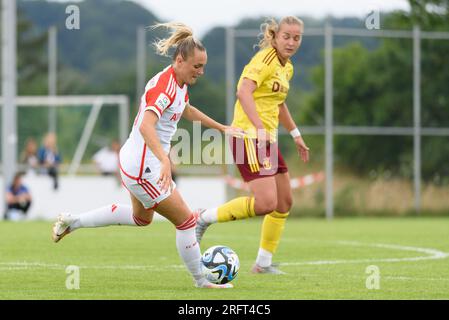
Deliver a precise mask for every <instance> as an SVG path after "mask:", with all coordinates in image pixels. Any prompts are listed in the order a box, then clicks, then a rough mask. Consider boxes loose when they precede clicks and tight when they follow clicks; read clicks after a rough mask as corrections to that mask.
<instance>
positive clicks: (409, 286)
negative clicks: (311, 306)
mask: <svg viewBox="0 0 449 320" xmlns="http://www.w3.org/2000/svg"><path fill="white" fill-rule="evenodd" d="M260 224H261V220H260V219H253V220H251V221H238V222H231V223H226V224H219V225H215V226H212V227H211V228H210V229H209V230H208V232H207V233H206V235H205V238H204V240H203V243H202V249H203V251H204V250H205V249H206V248H207V247H209V246H213V245H217V244H224V245H228V246H230V247H231V248H233V249H234V250H235V251H236V252H237V254H238V255H239V257H240V262H241V269H240V272H239V275H238V277H237V279H236V280H235V281H234V284H235V288H234V289H230V290H204V289H197V288H194V287H193V282H192V280H191V279H190V276H189V274H188V273H187V271H186V269H185V268H184V267H183V266H182V262H181V260H180V258H179V257H178V254H177V251H176V247H175V230H174V228H173V227H172V225H171V224H169V223H166V222H160V221H159V222H158V221H156V222H154V223H153V224H152V225H150V226H149V227H145V228H133V227H108V228H98V229H82V230H77V231H76V232H74V233H73V234H70V235H69V236H67V237H66V238H64V240H62V241H61V242H60V243H58V244H55V243H53V242H52V241H51V239H50V229H51V223H48V222H25V223H11V222H2V223H0V237H1V245H0V299H154V300H157V299H164V300H165V299H170V300H176V299H193V300H201V299H229V300H234V299H263V300H273V299H274V300H277V299H449V275H448V270H449V218H402V219H395V218H390V219H388V218H384V219H368V218H365V219H362V218H358V219H355V218H347V219H336V220H334V221H332V222H328V221H325V220H315V219H290V220H289V221H288V222H287V226H286V229H285V233H284V237H283V241H282V243H281V246H280V248H279V250H278V253H277V255H276V257H275V258H276V259H275V261H276V262H280V263H281V268H282V270H284V271H285V272H287V274H286V275H278V276H270V275H253V274H251V273H250V272H249V269H250V268H251V265H252V263H253V261H254V259H255V255H256V252H257V248H258V242H259V231H260ZM69 265H76V266H79V267H80V289H78V290H68V289H67V288H66V279H67V277H68V276H69V274H67V273H66V267H67V266H69ZM370 265H375V266H377V267H378V268H379V271H380V274H379V275H380V278H379V279H380V282H379V283H380V288H379V289H367V287H366V280H367V277H368V276H369V275H370V274H368V273H367V272H366V269H367V267H368V266H370Z"/></svg>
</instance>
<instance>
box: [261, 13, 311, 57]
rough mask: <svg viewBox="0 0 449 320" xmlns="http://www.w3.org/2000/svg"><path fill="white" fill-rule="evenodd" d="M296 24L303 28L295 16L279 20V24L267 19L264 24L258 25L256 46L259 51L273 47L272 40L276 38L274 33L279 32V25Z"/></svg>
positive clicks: (300, 21)
mask: <svg viewBox="0 0 449 320" xmlns="http://www.w3.org/2000/svg"><path fill="white" fill-rule="evenodd" d="M284 23H286V24H297V25H299V26H301V27H304V22H303V21H302V20H301V19H299V18H297V17H295V16H287V17H284V18H282V19H281V21H279V23H278V22H277V21H276V20H275V19H274V18H269V19H267V20H266V21H265V22H264V23H262V24H261V25H260V31H261V33H260V34H259V38H261V39H260V41H259V43H258V44H257V45H256V46H257V47H259V48H260V49H265V48H267V47H270V46H272V45H273V40H274V38H275V37H276V33H277V32H278V31H279V27H280V25H281V24H284Z"/></svg>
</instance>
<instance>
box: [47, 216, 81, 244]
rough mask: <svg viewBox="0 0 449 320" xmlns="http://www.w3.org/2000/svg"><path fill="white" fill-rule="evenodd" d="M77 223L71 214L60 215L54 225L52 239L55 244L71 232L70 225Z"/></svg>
mask: <svg viewBox="0 0 449 320" xmlns="http://www.w3.org/2000/svg"><path fill="white" fill-rule="evenodd" d="M74 221H75V218H74V217H73V216H72V215H71V214H70V213H61V214H59V215H58V218H57V220H56V222H55V223H54V225H53V232H52V238H53V241H54V242H58V241H59V240H61V239H62V238H64V237H65V236H66V235H68V234H69V233H70V232H71V230H70V225H71V224H72V223H73V222H74Z"/></svg>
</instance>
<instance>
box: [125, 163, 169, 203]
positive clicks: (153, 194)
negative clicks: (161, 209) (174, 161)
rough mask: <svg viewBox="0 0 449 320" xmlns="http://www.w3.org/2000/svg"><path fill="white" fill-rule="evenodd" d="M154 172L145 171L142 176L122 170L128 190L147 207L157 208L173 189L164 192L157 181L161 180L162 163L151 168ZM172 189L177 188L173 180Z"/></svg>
mask: <svg viewBox="0 0 449 320" xmlns="http://www.w3.org/2000/svg"><path fill="white" fill-rule="evenodd" d="M151 171H152V173H143V174H142V177H141V178H138V177H133V176H131V175H129V174H128V173H126V172H124V170H123V169H121V170H120V174H121V176H122V182H123V185H124V186H125V188H126V189H128V191H129V192H130V193H131V194H132V195H134V196H135V197H136V198H137V199H138V200H139V201H140V202H141V203H142V205H143V206H144V208H145V209H155V208H156V207H157V205H158V204H159V203H160V202H161V201H162V200H164V199H166V198H168V197H169V196H170V195H171V193H172V191H171V190H170V188H169V189H168V190H167V191H166V192H165V193H162V191H161V188H160V187H159V185H158V183H157V181H158V180H159V173H160V163H159V165H157V164H155V166H152V168H151ZM171 183H172V190H174V189H175V188H176V183H175V182H174V181H173V180H172V182H171Z"/></svg>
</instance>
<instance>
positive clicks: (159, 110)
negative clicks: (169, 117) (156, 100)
mask: <svg viewBox="0 0 449 320" xmlns="http://www.w3.org/2000/svg"><path fill="white" fill-rule="evenodd" d="M151 108H155V109H156V110H157V112H159V118H160V117H161V116H162V110H161V108H159V107H158V106H156V105H154V106H150V107H148V110H151ZM151 111H154V110H151Z"/></svg>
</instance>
